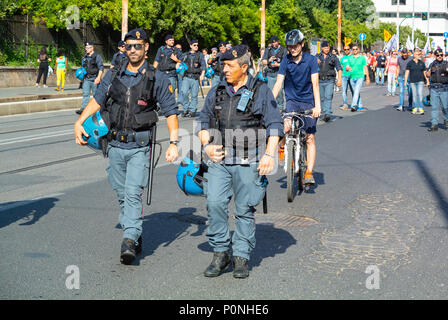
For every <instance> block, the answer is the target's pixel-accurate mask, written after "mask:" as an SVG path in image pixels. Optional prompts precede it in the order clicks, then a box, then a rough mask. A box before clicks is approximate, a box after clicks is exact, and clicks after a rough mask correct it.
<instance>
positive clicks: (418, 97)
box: [404, 49, 429, 114]
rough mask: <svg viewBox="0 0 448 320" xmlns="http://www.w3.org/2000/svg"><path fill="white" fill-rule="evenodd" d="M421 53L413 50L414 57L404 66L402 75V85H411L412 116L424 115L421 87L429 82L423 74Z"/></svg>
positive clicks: (423, 66) (423, 64)
mask: <svg viewBox="0 0 448 320" xmlns="http://www.w3.org/2000/svg"><path fill="white" fill-rule="evenodd" d="M421 56H422V51H421V50H420V49H415V52H414V57H413V59H412V60H411V61H409V63H408V65H407V66H406V73H405V74H404V85H405V86H406V85H407V84H408V79H409V83H410V84H411V89H412V104H413V105H412V114H424V113H425V111H424V110H423V86H424V84H425V83H426V85H429V80H428V78H427V77H426V74H425V70H426V67H425V63H424V62H423V61H422V60H421Z"/></svg>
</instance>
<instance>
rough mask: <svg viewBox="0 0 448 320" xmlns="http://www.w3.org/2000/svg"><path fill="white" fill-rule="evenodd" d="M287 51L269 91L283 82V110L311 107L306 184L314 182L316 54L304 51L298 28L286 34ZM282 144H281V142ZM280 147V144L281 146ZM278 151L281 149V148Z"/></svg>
mask: <svg viewBox="0 0 448 320" xmlns="http://www.w3.org/2000/svg"><path fill="white" fill-rule="evenodd" d="M285 44H286V45H287V48H288V51H289V54H288V55H287V56H286V58H285V59H283V61H282V63H281V64H280V69H279V71H278V76H277V81H276V82H275V85H274V89H273V90H272V93H273V94H274V97H276V96H277V95H278V94H279V92H280V90H281V88H282V85H283V83H284V86H285V96H286V112H294V111H295V112H298V111H304V110H309V109H312V117H313V119H310V118H308V117H305V131H306V133H307V171H306V173H305V177H304V183H305V184H306V185H313V184H315V181H314V177H313V174H312V173H313V169H314V163H315V161H316V143H315V133H316V123H317V118H319V116H320V113H321V105H320V103H321V102H320V93H319V68H318V65H317V59H316V57H314V56H312V55H310V54H308V53H306V52H304V51H303V46H304V45H305V38H304V36H303V34H302V32H300V30H297V29H295V30H291V31H289V32H288V33H287V34H286V36H285ZM284 127H285V133H287V132H288V131H289V130H290V128H291V119H288V118H285V120H284ZM281 144H283V145H284V142H283V141H282V142H281ZM281 147H282V146H281ZM279 151H280V152H282V151H283V152H284V150H282V148H280V149H279Z"/></svg>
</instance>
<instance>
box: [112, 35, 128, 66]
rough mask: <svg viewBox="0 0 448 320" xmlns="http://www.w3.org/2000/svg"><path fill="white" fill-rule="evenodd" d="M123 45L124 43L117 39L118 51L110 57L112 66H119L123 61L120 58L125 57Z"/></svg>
mask: <svg viewBox="0 0 448 320" xmlns="http://www.w3.org/2000/svg"><path fill="white" fill-rule="evenodd" d="M124 45H125V43H124V41H123V40H120V41H118V46H117V47H118V52H116V53H115V54H114V56H113V57H112V61H111V62H110V64H111V67H112V68H114V67H116V66H121V64H122V62H123V61H122V60H123V59H126V58H127V56H126V49H125V47H124Z"/></svg>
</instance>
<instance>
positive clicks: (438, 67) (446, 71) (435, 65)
mask: <svg viewBox="0 0 448 320" xmlns="http://www.w3.org/2000/svg"><path fill="white" fill-rule="evenodd" d="M434 56H435V58H436V60H434V62H432V63H431V64H430V65H429V67H428V71H427V73H426V76H427V77H428V78H429V81H430V96H431V106H432V108H431V127H430V128H428V131H437V130H438V129H439V109H440V107H442V114H443V120H444V121H443V124H444V125H445V129H446V130H448V62H447V61H444V60H443V51H442V49H437V50H435V51H434Z"/></svg>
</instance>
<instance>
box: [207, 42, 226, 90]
mask: <svg viewBox="0 0 448 320" xmlns="http://www.w3.org/2000/svg"><path fill="white" fill-rule="evenodd" d="M226 44H227V42H225V41H221V42H220V43H219V44H218V50H219V52H218V53H217V54H213V52H212V55H211V57H210V58H209V59H208V62H207V63H208V64H209V65H210V66H211V67H212V69H213V71H214V72H215V73H214V74H213V78H212V88H213V87H216V86H217V85H218V84H219V83H220V82H221V81H222V80H223V79H224V74H223V73H222V65H221V61H220V60H219V58H220V57H221V56H222V55H223V54H224V53H225V52H226V51H227V47H226Z"/></svg>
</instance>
